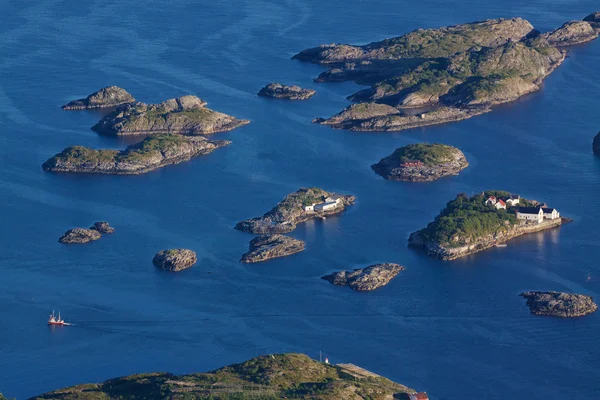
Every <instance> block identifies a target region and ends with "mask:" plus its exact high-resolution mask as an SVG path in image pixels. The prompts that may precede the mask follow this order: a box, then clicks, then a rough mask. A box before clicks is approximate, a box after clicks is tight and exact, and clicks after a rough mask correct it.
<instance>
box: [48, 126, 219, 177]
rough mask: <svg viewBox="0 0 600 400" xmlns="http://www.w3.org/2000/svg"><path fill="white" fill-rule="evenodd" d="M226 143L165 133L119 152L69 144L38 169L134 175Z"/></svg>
mask: <svg viewBox="0 0 600 400" xmlns="http://www.w3.org/2000/svg"><path fill="white" fill-rule="evenodd" d="M230 143H231V142H230V141H227V140H208V139H206V138H205V137H203V136H184V135H172V134H165V135H156V136H150V137H147V138H146V139H144V140H143V141H141V142H139V143H136V144H134V145H131V146H128V147H127V148H126V149H125V150H122V151H118V150H93V149H89V148H87V147H83V146H73V147H68V148H66V149H64V150H63V151H62V152H60V153H58V154H57V155H55V156H54V157H52V158H50V159H49V160H48V161H46V162H45V163H44V164H43V165H42V168H43V169H44V170H45V171H51V172H85V173H92V174H111V175H136V174H143V173H145V172H149V171H153V170H155V169H158V168H161V167H164V166H165V165H169V164H178V163H181V162H184V161H187V160H189V159H190V158H192V157H196V156H199V155H204V154H209V153H211V152H213V151H214V150H215V149H218V148H219V147H223V146H227V145H229V144H230Z"/></svg>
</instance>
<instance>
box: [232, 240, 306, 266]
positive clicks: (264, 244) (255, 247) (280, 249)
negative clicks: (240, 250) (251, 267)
mask: <svg viewBox="0 0 600 400" xmlns="http://www.w3.org/2000/svg"><path fill="white" fill-rule="evenodd" d="M302 250H304V242H303V241H302V240H298V239H294V238H291V237H289V236H283V235H267V236H259V237H257V238H254V239H252V241H250V248H249V250H248V252H247V253H245V254H244V255H242V259H241V260H240V261H241V262H243V263H254V262H260V261H266V260H269V259H271V258H277V257H285V256H289V255H291V254H295V253H298V252H300V251H302Z"/></svg>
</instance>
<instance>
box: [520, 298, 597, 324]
mask: <svg viewBox="0 0 600 400" xmlns="http://www.w3.org/2000/svg"><path fill="white" fill-rule="evenodd" d="M520 296H522V297H524V298H525V299H527V306H528V307H529V310H530V311H531V313H532V314H534V315H549V316H554V317H562V318H571V317H581V316H584V315H588V314H591V313H593V312H594V311H596V310H597V309H598V306H597V305H596V303H594V300H593V299H592V298H591V297H590V296H586V295H583V294H572V293H562V292H525V293H521V295H520Z"/></svg>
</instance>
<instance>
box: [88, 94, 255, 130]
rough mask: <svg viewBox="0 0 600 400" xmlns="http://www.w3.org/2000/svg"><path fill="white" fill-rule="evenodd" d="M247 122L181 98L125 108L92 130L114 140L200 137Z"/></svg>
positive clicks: (130, 104)
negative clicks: (173, 134) (119, 137)
mask: <svg viewBox="0 0 600 400" xmlns="http://www.w3.org/2000/svg"><path fill="white" fill-rule="evenodd" d="M249 122H250V121H247V120H243V119H237V118H235V117H232V116H231V115H227V114H223V113H220V112H217V111H213V110H211V109H209V108H206V102H205V101H204V100H202V99H200V98H198V97H196V96H182V97H178V98H176V99H170V100H167V101H164V102H162V103H160V104H145V103H129V104H124V105H122V106H120V107H118V108H117V109H116V110H115V111H114V112H112V113H111V114H109V115H107V116H105V117H104V118H102V120H100V122H98V123H97V124H96V125H94V126H93V127H92V129H93V130H95V131H96V132H98V133H101V134H105V135H113V136H126V135H155V134H160V133H176V134H183V135H203V134H209V133H216V132H225V131H230V130H233V129H235V128H237V127H240V126H242V125H246V124H248V123H249Z"/></svg>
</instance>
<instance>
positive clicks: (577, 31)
mask: <svg viewBox="0 0 600 400" xmlns="http://www.w3.org/2000/svg"><path fill="white" fill-rule="evenodd" d="M543 36H544V38H546V40H548V43H550V45H552V46H573V45H575V44H580V43H586V42H589V41H591V40H594V39H596V38H597V37H598V32H596V31H595V30H594V28H593V27H592V25H591V24H590V23H589V22H587V21H569V22H566V23H565V24H564V25H563V26H561V27H560V28H558V29H556V30H554V31H552V32H548V33H546V34H544V35H543Z"/></svg>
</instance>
